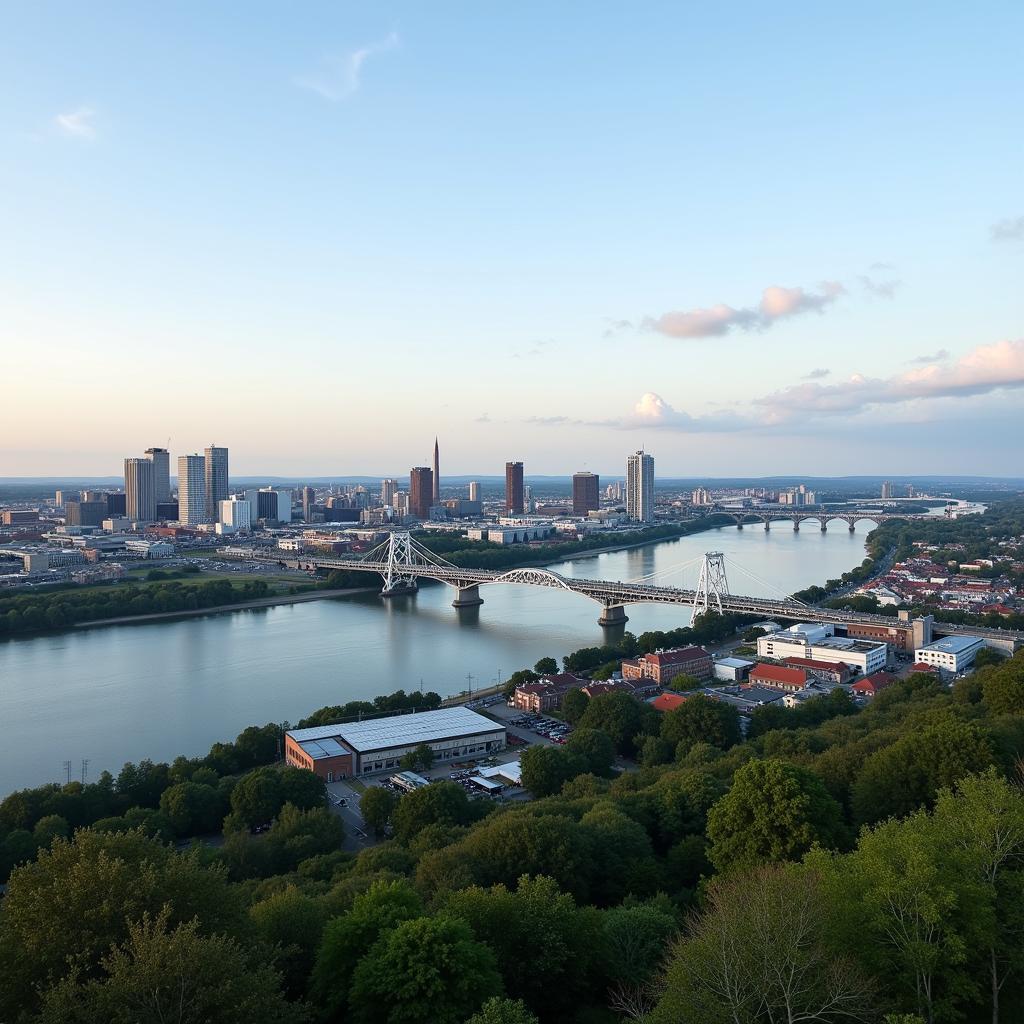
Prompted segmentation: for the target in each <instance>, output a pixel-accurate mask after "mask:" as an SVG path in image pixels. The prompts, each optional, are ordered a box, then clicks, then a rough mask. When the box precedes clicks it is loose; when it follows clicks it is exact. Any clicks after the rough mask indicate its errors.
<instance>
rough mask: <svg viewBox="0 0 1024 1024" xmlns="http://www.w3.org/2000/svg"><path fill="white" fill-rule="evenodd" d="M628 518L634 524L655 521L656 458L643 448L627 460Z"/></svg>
mask: <svg viewBox="0 0 1024 1024" xmlns="http://www.w3.org/2000/svg"><path fill="white" fill-rule="evenodd" d="M626 518H627V519H631V520H632V521H633V522H634V523H649V522H652V521H653V519H654V458H653V457H652V456H650V455H648V454H647V453H646V452H644V450H643V449H642V448H641V449H640V451H638V452H637V453H636V454H635V455H630V457H629V458H628V459H627V460H626Z"/></svg>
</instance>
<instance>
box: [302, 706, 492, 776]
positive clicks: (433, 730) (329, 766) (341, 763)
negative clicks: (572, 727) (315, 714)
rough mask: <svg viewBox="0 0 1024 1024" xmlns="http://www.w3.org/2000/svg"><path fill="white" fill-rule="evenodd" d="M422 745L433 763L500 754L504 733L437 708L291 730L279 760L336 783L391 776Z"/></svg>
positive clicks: (465, 713)
mask: <svg viewBox="0 0 1024 1024" xmlns="http://www.w3.org/2000/svg"><path fill="white" fill-rule="evenodd" d="M424 743H425V744H426V745H427V746H428V747H430V749H431V750H432V751H433V752H434V757H435V758H436V759H437V760H438V761H451V760H456V759H458V758H461V757H468V756H471V755H473V754H486V753H492V752H493V751H495V750H503V749H504V747H505V727H504V726H503V725H499V724H498V723H497V722H493V721H491V719H489V718H484V716H483V715H478V714H477V713H476V712H475V711H470V710H469V709H468V708H464V707H454V708H442V709H440V710H438V711H422V712H420V713H419V714H413V715H399V716H397V717H394V718H373V719H370V720H369V721H365V722H347V723H344V724H341V725H320V726H314V727H313V728H310V729H291V730H289V731H288V732H286V733H285V736H284V755H285V761H286V762H287V763H288V764H290V765H294V766H295V767H296V768H308V769H309V771H311V772H315V773H316V774H317V775H319V776H320V778H322V779H324V780H326V781H327V782H335V781H336V780H338V779H349V778H354V777H357V776H360V775H372V774H374V773H375V772H383V771H393V770H394V769H396V768H397V767H398V762H399V761H400V760H401V759H402V758H403V757H404V756H405V755H406V754H408V753H410V752H411V751H412V750H414V749H415V748H416V747H418V746H420V745H421V744H424Z"/></svg>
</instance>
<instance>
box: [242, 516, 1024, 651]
mask: <svg viewBox="0 0 1024 1024" xmlns="http://www.w3.org/2000/svg"><path fill="white" fill-rule="evenodd" d="M897 518H901V517H897ZM239 557H251V556H239ZM258 557H260V558H261V560H263V561H271V562H276V563H278V564H280V565H283V566H288V567H290V568H296V569H301V570H305V571H310V572H313V571H319V570H326V571H334V570H340V571H348V572H372V573H377V574H378V575H379V576H380V577H381V579H382V581H383V584H384V585H383V588H382V590H381V595H382V596H383V597H392V596H395V595H398V594H408V593H412V592H414V591H415V590H416V589H417V587H418V585H419V581H420V580H421V579H430V580H436V581H437V582H439V583H444V584H445V585H446V586H449V587H451V588H453V589H454V590H455V591H456V596H455V600H454V601H452V606H453V607H454V608H468V607H473V606H476V605H481V604H483V598H481V597H480V588H481V587H482V586H489V585H492V584H498V583H504V584H513V585H525V586H532V587H548V588H550V589H555V590H566V591H569V592H570V593H573V594H579V595H580V596H581V597H586V598H589V599H590V600H591V601H594V602H596V603H597V604H599V605H601V615H600V617H599V618H598V620H597V621H598V622H599V623H600V624H601V625H602V626H615V625H621V624H624V623H625V622H627V621H628V620H627V617H626V613H625V605H627V604H674V605H680V606H683V607H686V608H688V609H689V610H690V611H691V612H692V613H693V615H694V616H696V615H700V614H703V613H704V612H706V611H708V610H714V611H717V612H720V613H723V614H727V613H729V614H736V615H756V616H759V617H762V618H769V619H781V620H784V621H797V622H800V621H806V620H807V619H810V618H813V619H814V620H815V621H817V622H828V623H832V624H834V625H848V624H850V623H858V624H864V625H872V626H881V627H885V628H887V629H892V627H893V626H894V625H895V624H896V620H894V619H893V618H892V617H891V616H888V615H872V614H869V613H861V612H850V611H845V610H843V609H837V608H821V607H817V606H814V605H808V604H804V603H803V602H802V601H798V600H796V598H793V597H783V598H772V597H757V596H747V595H742V594H733V593H731V592H730V590H729V583H728V580H727V579H726V571H725V559H724V556H723V555H722V553H721V552H708V553H707V554H705V555H704V558H703V561H702V563H701V570H700V577H699V579H698V582H697V586H696V588H695V589H693V590H689V589H686V588H683V587H671V586H664V585H661V584H658V583H655V582H651V581H649V580H637V581H631V580H627V581H622V580H616V581H611V580H594V579H584V578H578V577H569V576H562V575H561V574H560V573H556V572H552V571H551V570H550V569H544V568H538V567H523V568H518V569H509V570H506V571H499V570H495V569H466V568H463V567H461V566H457V565H453V564H452V563H451V562H448V561H446V560H445V559H443V558H441V557H439V556H438V555H435V554H434V553H433V552H432V551H430V550H429V549H428V548H426V547H424V546H423V545H422V544H420V543H419V541H417V540H415V539H414V538H413V536H412V535H411V534H410V533H409V532H408V531H403V530H396V531H394V532H393V533H391V534H390V535H389V536H388V539H387V540H386V541H384V542H383V543H382V544H379V545H378V546H377V547H375V548H373V549H372V550H370V551H368V552H366V554H364V555H362V556H361V557H359V558H345V557H336V556H333V555H321V554H315V553H300V552H295V553H291V552H287V551H278V552H274V553H273V554H268V555H264V556H258ZM934 629H935V630H936V631H937V632H939V633H941V634H943V635H948V634H961V635H970V636H984V637H986V638H988V639H992V640H999V641H1003V642H1012V643H1013V645H1014V646H1017V645H1019V644H1021V643H1024V632H1021V633H1016V632H1014V631H1011V630H1002V629H985V628H980V627H976V626H959V625H955V624H952V623H949V624H946V623H941V622H935V623H934Z"/></svg>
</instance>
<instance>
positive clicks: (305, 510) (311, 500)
mask: <svg viewBox="0 0 1024 1024" xmlns="http://www.w3.org/2000/svg"><path fill="white" fill-rule="evenodd" d="M315 503H316V491H314V490H313V488H312V487H310V486H309V484H306V486H305V487H303V488H302V518H303V519H304V520H305V521H306V522H307V523H309V522H312V516H313V505H314V504H315ZM221 521H222V522H223V520H221Z"/></svg>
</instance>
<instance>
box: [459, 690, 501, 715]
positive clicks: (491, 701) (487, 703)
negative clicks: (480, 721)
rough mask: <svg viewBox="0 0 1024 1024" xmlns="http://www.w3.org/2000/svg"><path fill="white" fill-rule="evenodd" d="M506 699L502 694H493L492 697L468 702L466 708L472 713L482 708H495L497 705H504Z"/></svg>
mask: <svg viewBox="0 0 1024 1024" xmlns="http://www.w3.org/2000/svg"><path fill="white" fill-rule="evenodd" d="M504 703H505V698H504V697H503V696H502V695H501V694H500V693H496V694H492V695H491V696H490V697H478V698H477V699H476V700H470V701H467V702H466V707H467V708H469V709H470V710H471V711H478V710H479V709H480V708H490V707H494V705H495V704H504Z"/></svg>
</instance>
